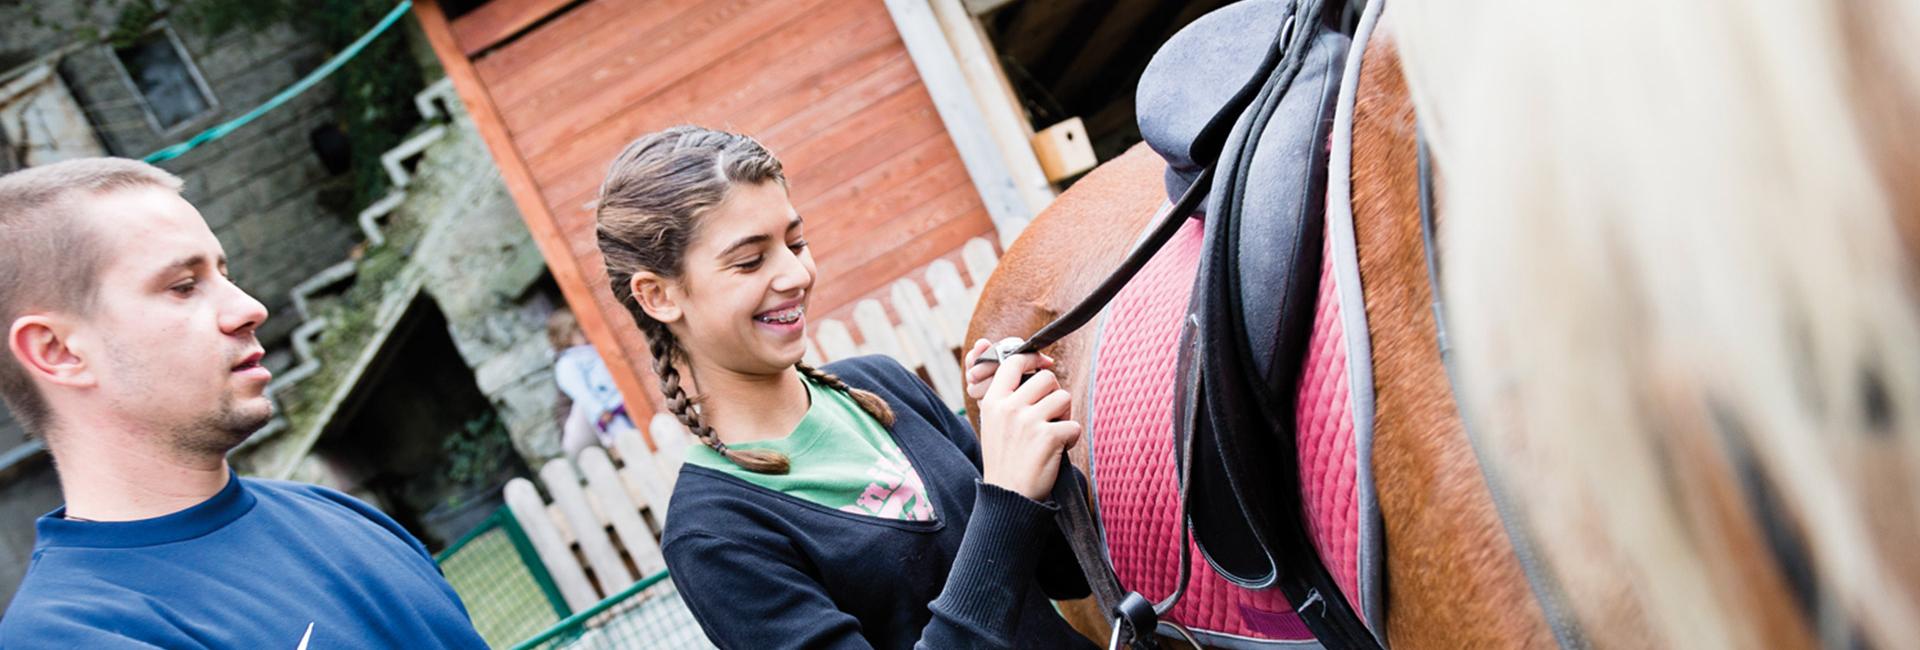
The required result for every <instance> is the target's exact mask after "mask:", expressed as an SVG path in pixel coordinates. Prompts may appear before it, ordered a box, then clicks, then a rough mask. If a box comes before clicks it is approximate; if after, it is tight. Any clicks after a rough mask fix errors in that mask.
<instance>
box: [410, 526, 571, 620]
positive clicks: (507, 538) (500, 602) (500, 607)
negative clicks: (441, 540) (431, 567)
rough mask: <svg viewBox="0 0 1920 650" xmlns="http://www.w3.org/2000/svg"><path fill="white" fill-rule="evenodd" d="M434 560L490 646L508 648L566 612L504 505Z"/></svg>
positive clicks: (562, 602) (549, 580)
mask: <svg viewBox="0 0 1920 650" xmlns="http://www.w3.org/2000/svg"><path fill="white" fill-rule="evenodd" d="M435 560H437V561H438V562H439V563H440V571H441V572H442V573H444V574H446V576H447V582H449V583H451V584H452V585H453V590H454V591H455V592H456V593H459V594H460V600H461V601H462V602H465V603H466V605H467V613H468V614H469V615H471V616H472V617H473V625H474V627H475V628H477V629H478V630H479V631H480V637H481V638H483V639H486V641H487V645H489V646H493V647H496V648H504V647H507V646H508V645H511V644H513V643H515V642H517V641H520V640H521V639H525V638H528V637H531V636H533V635H535V634H538V633H540V632H541V631H542V630H545V629H547V628H548V627H551V626H553V625H554V624H555V623H557V622H559V621H560V620H561V619H562V618H564V617H565V616H566V615H567V614H568V610H567V606H566V603H565V601H563V600H561V599H560V595H559V592H558V590H556V589H555V588H554V587H553V581H552V579H551V578H549V577H548V576H547V572H546V568H545V567H544V566H542V565H541V564H540V561H539V559H538V558H537V557H536V556H535V555H534V554H533V550H532V547H531V545H530V544H528V543H527V541H526V535H525V534H524V533H522V532H521V531H520V527H519V525H518V524H516V523H515V522H514V519H513V515H512V513H510V512H508V511H507V509H506V508H504V507H502V508H500V509H499V510H497V511H495V512H494V513H493V515H491V516H489V517H487V519H486V521H483V522H481V523H480V525H479V526H477V527H475V528H474V529H473V531H472V532H469V533H467V536H466V537H464V538H461V540H460V541H458V542H454V544H453V545H452V546H449V547H447V550H445V551H442V552H441V553H440V556H439V557H437V558H435Z"/></svg>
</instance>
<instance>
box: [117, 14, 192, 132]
mask: <svg viewBox="0 0 1920 650" xmlns="http://www.w3.org/2000/svg"><path fill="white" fill-rule="evenodd" d="M113 54H114V58H115V59H117V60H119V62H120V67H121V69H122V70H125V71H126V73H127V79H128V80H129V81H131V82H132V84H133V88H134V90H135V91H136V92H138V93H139V95H140V101H141V104H142V105H144V106H146V109H147V118H148V120H149V121H151V122H152V123H153V128H154V130H156V131H159V132H161V133H166V132H168V131H172V130H173V129H174V128H175V127H178V126H180V125H183V124H186V123H187V122H189V121H192V120H193V119H194V118H197V117H201V116H203V115H206V114H208V113H211V112H213V108H214V101H213V93H212V92H210V91H208V90H207V85H206V82H204V81H202V80H201V79H200V71H199V70H198V69H195V68H194V67H193V61H192V59H191V58H190V57H188V56H187V50H186V48H184V47H181V46H180V39H179V37H177V36H174V34H173V29H171V28H169V27H167V26H165V25H162V26H161V27H160V28H159V29H156V30H154V31H153V32H151V33H149V34H147V36H146V37H145V38H143V39H141V40H140V41H139V42H137V43H134V44H133V45H130V46H127V47H122V48H116V49H114V51H113Z"/></svg>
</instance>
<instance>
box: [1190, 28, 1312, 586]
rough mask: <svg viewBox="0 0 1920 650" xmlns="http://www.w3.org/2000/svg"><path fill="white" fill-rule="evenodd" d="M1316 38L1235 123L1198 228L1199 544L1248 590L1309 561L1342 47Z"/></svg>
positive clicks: (1195, 495) (1195, 487)
mask: <svg viewBox="0 0 1920 650" xmlns="http://www.w3.org/2000/svg"><path fill="white" fill-rule="evenodd" d="M1312 38H1313V40H1312V42H1311V44H1310V46H1309V47H1308V49H1307V50H1306V57H1305V58H1304V60H1303V61H1302V62H1301V65H1300V67H1299V69H1298V73H1297V74H1296V75H1295V76H1294V77H1293V79H1292V80H1291V85H1286V84H1285V83H1284V80H1283V79H1279V78H1276V80H1275V81H1274V82H1273V83H1270V84H1269V88H1268V90H1265V91H1263V96H1262V97H1261V98H1260V99H1259V100H1257V101H1256V102H1255V103H1254V104H1253V106H1252V107H1250V108H1249V109H1248V110H1247V111H1246V112H1245V113H1243V114H1242V115H1241V116H1240V118H1239V120H1238V121H1237V122H1236V123H1235V126H1234V129H1233V132H1232V135H1231V137H1230V138H1229V139H1228V141H1227V143H1226V147H1225V149H1224V151H1223V153H1222V155H1221V158H1220V161H1219V162H1218V164H1217V165H1216V167H1215V180H1214V185H1213V187H1212V190H1211V193H1210V196H1209V201H1208V208H1207V213H1208V215H1209V222H1210V223H1213V224H1215V225H1218V226H1220V227H1210V228H1208V230H1207V238H1206V242H1205V243H1204V244H1203V246H1204V248H1203V251H1204V252H1203V256H1202V258H1201V265H1200V270H1199V274H1198V277H1197V278H1196V280H1195V286H1194V293H1193V297H1192V303H1191V305H1190V309H1191V310H1192V312H1193V313H1195V314H1197V315H1198V316H1199V319H1200V323H1201V326H1200V328H1201V337H1202V347H1203V349H1205V350H1207V351H1208V357H1207V359H1206V360H1205V362H1204V363H1203V366H1204V369H1203V371H1202V384H1203V385H1204V387H1205V389H1204V390H1205V392H1204V395H1203V397H1204V399H1203V401H1202V404H1201V411H1202V412H1201V417H1200V418H1199V421H1200V422H1199V426H1198V428H1197V429H1196V430H1195V431H1194V434H1193V435H1195V436H1196V439H1195V442H1196V446H1197V447H1199V449H1198V450H1196V452H1195V457H1194V461H1195V465H1194V468H1193V471H1192V475H1193V482H1192V499H1193V501H1192V503H1193V510H1192V515H1191V517H1192V524H1193V534H1194V539H1195V541H1196V543H1197V544H1198V545H1199V547H1200V550H1201V552H1202V553H1203V554H1204V555H1205V556H1206V558H1207V560H1208V562H1209V563H1210V564H1211V565H1212V566H1213V568H1214V569H1215V570H1216V571H1218V572H1219V573H1220V574H1221V575H1222V576H1223V577H1226V578H1227V579H1228V580H1230V581H1233V582H1235V583H1237V584H1240V585H1242V586H1245V587H1248V588H1264V587H1268V586H1272V585H1273V584H1274V583H1275V581H1276V580H1277V579H1279V578H1280V577H1282V574H1283V572H1285V571H1287V570H1288V567H1289V566H1291V567H1293V569H1292V570H1295V571H1298V570H1300V565H1299V563H1298V562H1297V561H1294V558H1298V557H1303V556H1304V557H1307V558H1314V557H1317V556H1316V555H1314V554H1313V549H1312V548H1311V547H1310V546H1309V547H1305V548H1303V547H1302V542H1304V540H1305V539H1306V538H1305V535H1304V534H1303V533H1302V530H1303V527H1304V525H1305V517H1304V515H1303V506H1302V503H1301V498H1300V481H1299V466H1298V458H1297V456H1298V453H1297V450H1296V449H1295V447H1294V445H1293V435H1294V431H1293V429H1294V426H1295V423H1294V396H1295V394H1296V392H1295V388H1296V385H1297V382H1298V376H1299V371H1300V368H1301V363H1302V360H1303V359H1304V356H1305V353H1306V343H1307V340H1308V337H1309V335H1310V334H1311V333H1312V324H1313V319H1314V300H1315V297H1316V295H1317V293H1318V280H1319V271H1320V268H1321V259H1320V258H1321V254H1322V250H1323V241H1322V237H1323V232H1324V224H1323V220H1322V219H1323V214H1324V207H1325V195H1326V163H1327V148H1326V143H1327V136H1328V133H1329V130H1330V128H1331V121H1332V120H1331V118H1332V115H1333V109H1334V100H1335V98H1336V95H1337V90H1338V86H1339V80H1340V78H1341V72H1342V68H1343V67H1344V66H1343V63H1344V58H1345V54H1346V51H1347V49H1348V40H1347V38H1346V37H1345V36H1344V35H1341V34H1339V33H1336V32H1333V31H1331V30H1317V31H1316V33H1315V34H1314V35H1312ZM1283 74H1284V73H1283ZM1283 86H1284V92H1280V89H1281V88H1282V87H1283ZM1265 93H1272V96H1265Z"/></svg>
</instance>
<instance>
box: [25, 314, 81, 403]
mask: <svg viewBox="0 0 1920 650" xmlns="http://www.w3.org/2000/svg"><path fill="white" fill-rule="evenodd" d="M71 334H72V331H71V330H70V329H69V328H67V327H66V326H65V324H64V323H62V322H60V320H58V319H56V318H53V317H51V316H48V315H46V314H32V315H28V316H21V317H19V318H16V319H14V321H13V323H12V325H11V326H9V327H8V328H7V351H8V352H9V353H12V354H13V358H14V360H15V361H18V362H20V366H21V367H22V368H25V369H26V370H27V374H28V375H32V376H34V377H38V378H40V379H42V380H45V381H49V382H52V383H55V384H62V385H66V386H90V385H92V384H93V382H94V376H93V371H92V369H91V368H89V367H88V366H87V361H86V359H83V358H81V357H80V355H79V354H77V353H76V352H75V351H74V350H73V348H72V347H69V345H68V344H69V343H70V342H71V340H72V337H71Z"/></svg>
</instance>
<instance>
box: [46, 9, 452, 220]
mask: <svg viewBox="0 0 1920 650" xmlns="http://www.w3.org/2000/svg"><path fill="white" fill-rule="evenodd" d="M397 3H398V0H187V1H184V2H178V3H174V6H172V7H171V8H169V9H166V10H162V9H160V8H159V6H158V5H157V4H156V3H155V2H154V0H78V1H77V2H73V3H71V4H68V5H66V6H65V9H64V11H65V12H68V13H70V14H71V15H73V16H76V17H77V18H73V19H71V22H68V21H66V20H61V19H57V18H53V17H50V16H49V15H48V12H47V11H46V10H45V8H44V7H43V6H42V5H40V4H34V5H30V6H28V7H27V11H26V18H27V21H28V22H29V23H31V24H33V25H34V26H36V27H41V28H46V29H54V30H58V31H63V32H66V33H67V34H68V35H69V38H73V39H76V40H81V41H101V42H106V43H109V44H111V45H112V46H114V47H116V48H124V47H127V46H129V45H132V44H134V43H137V42H139V40H140V38H141V37H143V36H144V35H145V34H146V33H147V30H148V29H149V28H151V27H152V26H153V23H154V22H155V21H158V20H160V19H163V18H170V19H172V20H176V21H179V23H180V24H182V25H186V26H191V27H193V28H194V31H197V32H200V33H201V34H204V35H205V36H207V37H208V38H214V37H218V36H221V35H224V34H227V33H229V32H232V31H234V30H241V31H247V32H255V33H264V32H266V31H267V30H269V29H272V28H273V27H274V26H276V25H281V24H285V25H289V26H292V27H293V28H294V29H295V30H296V31H299V32H300V33H301V34H302V35H303V36H305V37H307V38H311V39H314V40H315V41H317V42H319V43H320V44H321V46H322V47H324V48H325V49H326V50H327V55H328V56H332V55H333V54H334V53H336V52H339V51H341V50H343V49H346V46H347V44H349V43H352V42H353V41H354V39H358V38H360V35H362V34H365V33H366V32H367V30H369V29H372V28H373V26H374V25H375V24H376V23H378V22H380V19H381V18H382V17H384V16H386V15H387V12H389V11H392V10H393V7H394V5H395V4H397ZM94 16H114V18H113V19H112V24H111V26H110V27H108V28H106V29H104V30H103V29H102V27H101V26H100V25H98V24H96V23H95V21H94V20H93V19H92V18H91V17H94ZM406 38H407V37H406V30H404V29H397V30H393V33H388V34H382V35H381V36H380V38H377V39H374V41H373V42H372V43H369V44H368V45H367V48H366V49H365V50H362V51H361V52H360V55H359V56H356V57H354V58H353V60H352V61H348V62H347V64H346V65H345V66H342V67H341V68H340V70H339V71H338V72H335V73H334V74H333V76H332V77H331V78H329V79H328V81H330V82H331V83H332V84H333V88H334V96H335V97H336V98H337V100H338V102H339V104H338V111H337V112H336V115H337V116H338V119H339V121H340V130H342V131H344V132H346V134H347V139H348V142H349V144H350V146H351V148H352V152H353V153H352V158H353V186H354V204H355V205H367V204H370V203H372V202H374V201H375V200H377V199H379V198H380V197H381V196H382V195H384V194H385V193H386V191H387V183H388V179H387V174H386V172H385V171H383V170H382V169H381V168H380V154H383V153H386V151H387V150H388V149H392V148H393V147H394V146H396V145H398V144H400V142H401V141H402V140H405V139H406V137H407V135H408V134H409V133H410V132H412V130H413V129H414V127H416V126H418V125H419V123H420V115H419V113H417V112H415V111H414V110H413V96H414V95H415V94H416V93H419V92H420V90H421V89H422V88H425V87H426V85H425V81H424V80H423V79H422V78H421V74H420V67H419V66H418V65H415V64H414V62H413V57H412V54H411V53H410V52H409V51H408V49H407V43H406Z"/></svg>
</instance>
